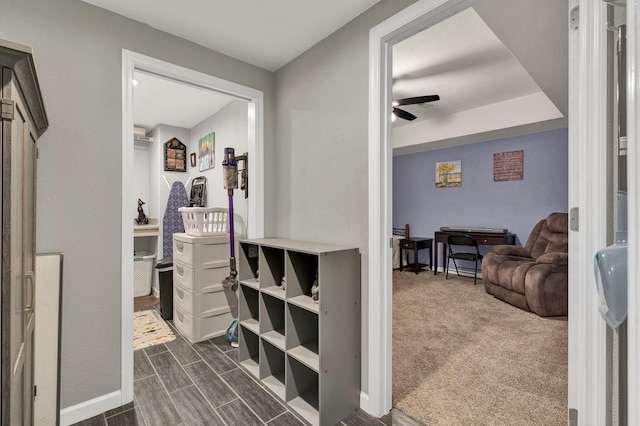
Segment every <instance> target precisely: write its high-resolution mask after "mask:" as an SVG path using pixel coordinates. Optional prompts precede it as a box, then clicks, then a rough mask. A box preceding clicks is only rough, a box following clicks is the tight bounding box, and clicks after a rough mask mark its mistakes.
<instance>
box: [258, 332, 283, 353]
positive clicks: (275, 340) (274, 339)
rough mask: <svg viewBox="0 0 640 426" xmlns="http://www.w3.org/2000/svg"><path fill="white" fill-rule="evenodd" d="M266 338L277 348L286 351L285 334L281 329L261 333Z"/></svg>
mask: <svg viewBox="0 0 640 426" xmlns="http://www.w3.org/2000/svg"><path fill="white" fill-rule="evenodd" d="M260 337H262V338H263V339H264V340H266V341H267V342H269V343H271V344H272V345H273V346H275V347H276V348H278V349H280V350H282V351H283V352H284V348H285V343H284V334H282V333H281V332H279V331H276V330H271V331H267V332H266V333H262V334H261V335H260Z"/></svg>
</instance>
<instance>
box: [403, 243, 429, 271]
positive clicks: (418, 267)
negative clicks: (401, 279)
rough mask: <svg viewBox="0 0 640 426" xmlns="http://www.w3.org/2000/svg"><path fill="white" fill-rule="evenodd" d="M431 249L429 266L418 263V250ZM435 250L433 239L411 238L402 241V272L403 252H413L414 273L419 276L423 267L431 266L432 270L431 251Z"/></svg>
mask: <svg viewBox="0 0 640 426" xmlns="http://www.w3.org/2000/svg"><path fill="white" fill-rule="evenodd" d="M422 249H429V264H428V265H427V264H424V263H420V262H419V261H418V250H422ZM432 249H433V239H432V238H409V239H408V240H400V270H401V271H402V267H403V265H402V263H403V262H402V259H403V256H402V250H413V269H412V271H413V272H415V273H416V275H417V274H418V272H420V271H421V270H422V268H423V267H425V266H429V268H431V265H432V264H431V254H432V253H431V251H432Z"/></svg>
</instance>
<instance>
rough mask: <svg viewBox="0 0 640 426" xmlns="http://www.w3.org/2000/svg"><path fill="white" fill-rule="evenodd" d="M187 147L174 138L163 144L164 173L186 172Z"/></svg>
mask: <svg viewBox="0 0 640 426" xmlns="http://www.w3.org/2000/svg"><path fill="white" fill-rule="evenodd" d="M186 160H187V146H186V145H185V144H183V143H182V142H180V141H179V140H178V139H176V138H172V139H171V140H169V141H167V142H165V143H164V170H165V172H186V171H187V161H186Z"/></svg>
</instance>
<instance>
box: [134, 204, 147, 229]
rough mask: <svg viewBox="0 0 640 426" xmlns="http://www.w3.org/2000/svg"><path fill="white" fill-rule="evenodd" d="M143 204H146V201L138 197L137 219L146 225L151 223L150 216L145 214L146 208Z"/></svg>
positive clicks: (140, 223)
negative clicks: (143, 207)
mask: <svg viewBox="0 0 640 426" xmlns="http://www.w3.org/2000/svg"><path fill="white" fill-rule="evenodd" d="M143 204H145V202H144V201H142V200H141V199H140V198H138V218H137V219H136V223H137V224H138V225H146V224H148V223H149V218H148V217H147V216H146V215H145V214H144V210H143V209H142V205H143Z"/></svg>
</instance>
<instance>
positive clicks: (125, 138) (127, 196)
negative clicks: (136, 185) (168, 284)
mask: <svg viewBox="0 0 640 426" xmlns="http://www.w3.org/2000/svg"><path fill="white" fill-rule="evenodd" d="M134 70H143V71H148V72H152V73H154V74H158V75H162V76H166V77H169V78H172V79H174V80H177V81H181V82H184V83H187V84H194V85H197V86H200V87H204V88H208V89H211V90H214V91H217V92H221V93H224V94H227V95H230V96H233V97H235V98H237V99H240V100H244V101H246V102H247V104H248V117H249V120H248V126H249V127H248V153H249V157H250V158H251V172H250V173H249V187H250V188H251V197H249V199H248V213H247V215H248V218H247V222H248V223H247V236H248V237H249V238H260V237H263V236H264V118H263V117H264V95H263V93H262V92H261V91H259V90H256V89H252V88H250V87H247V86H243V85H240V84H237V83H233V82H230V81H227V80H223V79H220V78H217V77H213V76H211V75H208V74H204V73H201V72H197V71H194V70H191V69H188V68H184V67H181V66H178V65H174V64H171V63H169V62H165V61H161V60H159V59H155V58H152V57H149V56H145V55H142V54H139V53H135V52H132V51H129V50H126V49H123V50H122V261H121V262H122V277H121V281H122V313H121V319H122V329H121V335H122V342H121V347H122V355H121V360H122V361H121V362H122V370H121V371H122V373H121V387H122V389H121V398H122V404H127V403H129V402H131V401H133V327H132V324H133V256H131V253H133V227H132V226H131V223H132V222H131V209H130V208H129V207H128V206H129V201H130V200H132V199H133V185H132V182H133V175H134V170H133V167H134V165H133V124H134V123H133V89H132V87H133V84H132V82H133V73H134Z"/></svg>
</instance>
